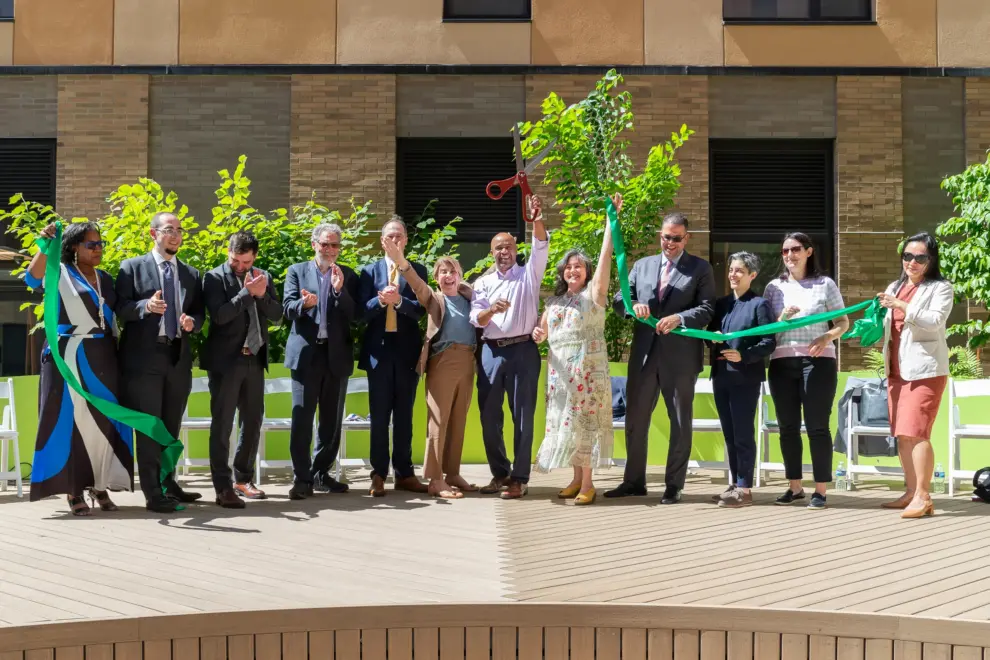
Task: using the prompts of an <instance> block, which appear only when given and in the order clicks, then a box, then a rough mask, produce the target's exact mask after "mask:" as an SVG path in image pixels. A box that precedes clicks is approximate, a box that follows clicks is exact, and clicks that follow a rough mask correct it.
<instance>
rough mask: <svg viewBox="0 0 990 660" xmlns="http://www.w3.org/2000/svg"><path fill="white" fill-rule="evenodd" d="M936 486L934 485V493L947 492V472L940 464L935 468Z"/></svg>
mask: <svg viewBox="0 0 990 660" xmlns="http://www.w3.org/2000/svg"><path fill="white" fill-rule="evenodd" d="M933 481H934V484H933V485H932V492H933V493H938V494H942V493H944V492H945V470H943V469H942V464H941V463H939V464H938V465H936V466H935V478H934V480H933Z"/></svg>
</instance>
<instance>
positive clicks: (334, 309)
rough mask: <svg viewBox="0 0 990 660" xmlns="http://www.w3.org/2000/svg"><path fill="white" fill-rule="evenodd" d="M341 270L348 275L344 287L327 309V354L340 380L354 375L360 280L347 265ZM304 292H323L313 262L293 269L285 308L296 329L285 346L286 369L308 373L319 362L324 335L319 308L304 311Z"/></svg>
mask: <svg viewBox="0 0 990 660" xmlns="http://www.w3.org/2000/svg"><path fill="white" fill-rule="evenodd" d="M340 270H341V272H343V273H344V286H343V287H341V289H340V293H339V294H337V295H334V293H333V291H331V292H330V294H329V296H327V301H326V304H325V306H324V308H325V309H326V312H327V348H328V349H329V350H327V351H326V355H327V358H328V360H329V368H330V373H332V374H333V375H335V376H337V377H338V378H347V377H348V376H350V375H351V374H352V373H354V339H353V337H352V333H351V325H352V324H353V323H354V320H355V318H356V315H357V291H358V277H357V275H356V274H355V273H354V271H353V270H351V269H350V268H348V267H347V266H340ZM332 288H333V287H331V289H332ZM303 289H306V290H307V291H309V292H310V293H315V294H317V295H319V293H320V276H319V269H318V268H317V266H316V262H315V261H313V260H310V261H305V262H303V263H301V264H293V265H291V266H289V271H288V273H287V274H286V277H285V295H284V296H283V301H282V309H283V311H284V312H285V318H286V320H288V321H291V322H292V330H290V332H289V339H288V341H287V342H286V344H285V366H286V367H288V368H289V369H293V370H298V371H305V370H306V369H307V367H308V366H309V365H310V364H312V363H313V360H314V359H316V358H315V355H316V350H317V349H316V338H317V335H319V332H320V324H319V323H318V321H319V316H318V310H319V306H318V305H317V306H314V307H310V308H309V309H303V300H302V293H301V292H302V290H303Z"/></svg>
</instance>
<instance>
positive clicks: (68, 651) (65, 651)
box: [15, 646, 86, 660]
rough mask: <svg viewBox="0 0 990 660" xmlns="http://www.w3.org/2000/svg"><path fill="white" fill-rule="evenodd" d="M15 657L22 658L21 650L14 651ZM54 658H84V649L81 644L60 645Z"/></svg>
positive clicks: (59, 659)
mask: <svg viewBox="0 0 990 660" xmlns="http://www.w3.org/2000/svg"><path fill="white" fill-rule="evenodd" d="M15 653H16V654H17V657H18V658H19V659H20V658H23V657H24V654H23V652H22V651H16V652H15ZM55 660H86V649H85V648H84V647H82V646H62V647H59V648H57V649H55Z"/></svg>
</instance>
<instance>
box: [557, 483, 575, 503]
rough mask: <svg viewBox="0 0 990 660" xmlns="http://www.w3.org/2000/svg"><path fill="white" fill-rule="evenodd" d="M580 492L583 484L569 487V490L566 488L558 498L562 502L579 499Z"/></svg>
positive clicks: (558, 494) (559, 493)
mask: <svg viewBox="0 0 990 660" xmlns="http://www.w3.org/2000/svg"><path fill="white" fill-rule="evenodd" d="M580 492H581V484H578V485H577V486H568V487H567V488H564V489H563V490H561V491H560V492H558V493H557V497H559V498H560V499H562V500H573V499H574V498H575V497H577V494H578V493H580Z"/></svg>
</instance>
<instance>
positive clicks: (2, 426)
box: [0, 378, 24, 497]
mask: <svg viewBox="0 0 990 660" xmlns="http://www.w3.org/2000/svg"><path fill="white" fill-rule="evenodd" d="M0 399H6V401H7V403H6V404H5V405H4V407H3V417H2V418H0V491H6V490H7V482H8V481H13V482H14V483H15V484H16V485H17V497H24V482H23V480H22V479H21V450H20V447H19V446H18V438H17V408H16V406H15V404H14V379H13V378H8V379H7V380H0ZM8 445H10V446H13V448H14V451H13V455H14V456H13V458H14V463H13V465H11V464H10V453H11V452H10V451H9V447H8Z"/></svg>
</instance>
